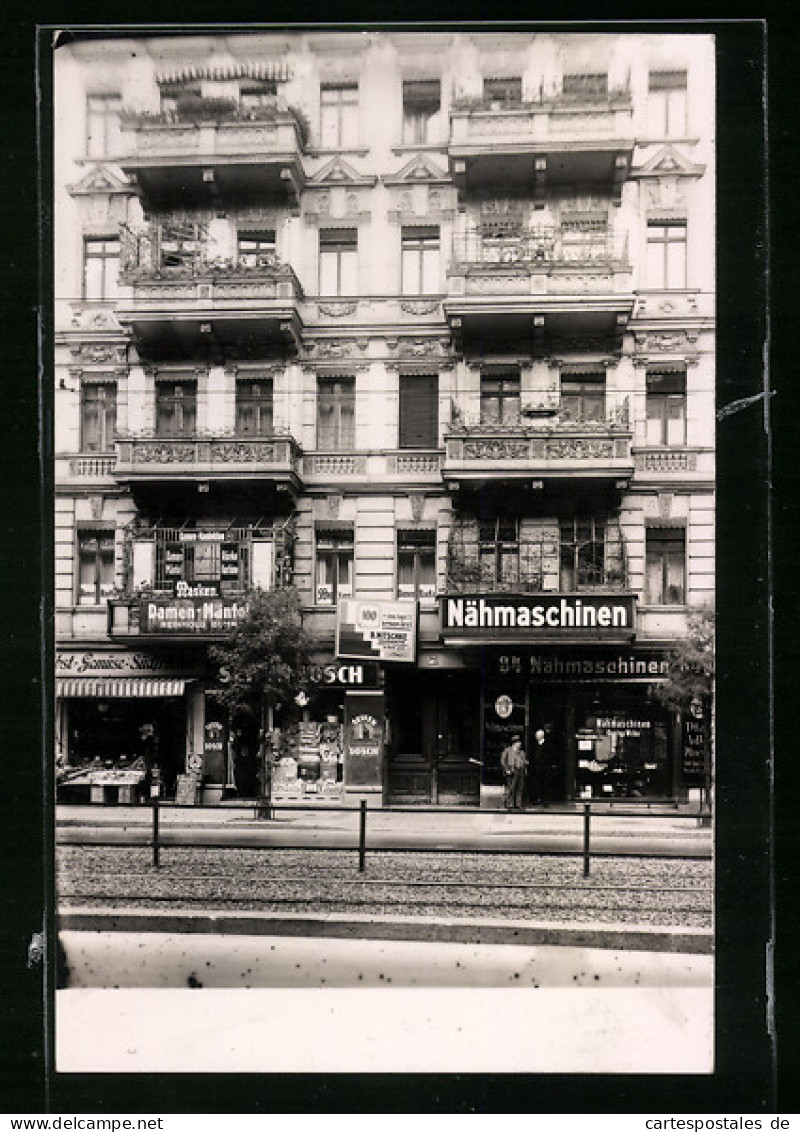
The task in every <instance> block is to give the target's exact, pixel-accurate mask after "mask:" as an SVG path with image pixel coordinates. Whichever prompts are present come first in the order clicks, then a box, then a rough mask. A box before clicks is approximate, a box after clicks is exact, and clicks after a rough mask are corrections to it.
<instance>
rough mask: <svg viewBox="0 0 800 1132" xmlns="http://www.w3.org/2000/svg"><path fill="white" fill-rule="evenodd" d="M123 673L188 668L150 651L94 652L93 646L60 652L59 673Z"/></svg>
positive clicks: (173, 672) (179, 671)
mask: <svg viewBox="0 0 800 1132" xmlns="http://www.w3.org/2000/svg"><path fill="white" fill-rule="evenodd" d="M192 667H193V666H192ZM193 670H194V668H193ZM122 672H126V673H131V672H158V673H164V674H166V673H168V674H169V675H183V674H184V673H185V672H186V667H185V666H184V667H181V666H180V665H175V664H167V663H166V661H165V660H164V658H163V657H160V656H153V655H151V654H150V653H146V652H111V651H109V652H94V651H92V650H90V649H87V650H76V651H74V652H73V651H69V652H67V651H61V650H59V651H58V652H56V675H57V676H61V675H63V674H65V673H68V674H69V675H70V676H107V675H109V674H114V673H122Z"/></svg>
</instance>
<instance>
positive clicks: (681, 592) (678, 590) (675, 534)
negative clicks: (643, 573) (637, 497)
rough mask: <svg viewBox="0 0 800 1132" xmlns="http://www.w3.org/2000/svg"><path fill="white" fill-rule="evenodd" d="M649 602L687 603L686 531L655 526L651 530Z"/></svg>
mask: <svg viewBox="0 0 800 1132" xmlns="http://www.w3.org/2000/svg"><path fill="white" fill-rule="evenodd" d="M646 570H647V602H648V604H649V605H683V604H684V602H685V600H686V531H685V530H684V529H683V527H651V528H650V529H649V530H648V531H647V562H646Z"/></svg>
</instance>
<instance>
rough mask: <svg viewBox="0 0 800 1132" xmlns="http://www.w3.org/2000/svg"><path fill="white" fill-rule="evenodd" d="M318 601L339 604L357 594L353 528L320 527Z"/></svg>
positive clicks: (316, 591) (317, 602)
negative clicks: (327, 528)
mask: <svg viewBox="0 0 800 1132" xmlns="http://www.w3.org/2000/svg"><path fill="white" fill-rule="evenodd" d="M316 542H317V551H316V579H315V589H314V595H315V602H316V604H317V605H336V602H337V601H338V600H339V598H344V597H352V595H353V531H352V528H337V529H333V530H319V529H318V530H317V539H316Z"/></svg>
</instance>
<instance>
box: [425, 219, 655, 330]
mask: <svg viewBox="0 0 800 1132" xmlns="http://www.w3.org/2000/svg"><path fill="white" fill-rule="evenodd" d="M447 274H448V279H447V297H446V299H445V301H444V312H445V316H446V318H447V320H448V322H449V323H450V326H451V329H452V330H453V333H454V335H455V337H456V338H457V339H460V340H461V341H462V342H463V341H464V340H466V341H467V342H469V340H477V341H478V342H480V341H481V340H483V341H486V340H487V339H490V340H491V339H494V338H496V337H502V336H508V337H514V338H520V339H524V340H527V341H529V342H531V343H534V342H535V343H536V344H538V345H540V346H541V345H545V344H549V345H556V344H557V343H558V342H559V341H563V340H564V339H565V338H566V339H570V338H573V337H575V336H578V337H580V338H582V339H584V340H585V341H586V342H587V344H588V343H589V342H591V341H593V340H597V341H598V345H599V347H600V348H601V349H602V348H609V347H610V346H611V345H613V342H614V340H615V339H616V338H617V337H618V335H619V332H620V330H621V328H622V327H624V326H625V325H627V322H628V319H629V318H630V316H631V314H632V312H633V305H634V296H633V294H632V292H631V291H630V284H631V266H630V263H629V260H628V247H627V238H626V237H625V236H624V235H616V234H610V233H607V232H605V231H599V232H596V231H586V232H566V231H564V230H562V229H560V228H550V227H544V226H542V227H539V228H535V229H530V230H526V231H525V232H523V233H517V234H511V235H507V236H499V237H497V236H496V237H492V238H486V237H482V236H481V235H480V234H478V233H472V234H469V235H465V236H456V237H455V239H454V241H453V257H452V261H451V263H450V267H449V270H448V273H447ZM479 348H480V347H479Z"/></svg>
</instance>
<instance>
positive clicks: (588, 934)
mask: <svg viewBox="0 0 800 1132" xmlns="http://www.w3.org/2000/svg"><path fill="white" fill-rule="evenodd" d="M58 928H59V931H83V932H162V933H170V934H174V933H187V934H213V935H244V936H274V935H278V936H300V937H306V938H309V937H311V938H329V939H360V940H363V939H372V940H412V941H420V942H428V943H472V944H509V945H516V946H523V947H536V946H539V947H541V946H560V947H586V948H601V949H604V950H625V951H660V952H679V953H682V954H692V955H711V954H712V953H713V950H714V936H713V932H712V930H711V929H706V928H693V929H686V928H669V927H652V928H651V927H648V926H640V925H636V926H628V925H623V924H606V925H593V924H580V923H578V924H562V923H559V924H553V923H539V922H536V921H534V922H530V921H525V920H473V921H464V920H457V919H445V918H442V919H439V918H436V919H431V918H425V919H422V918H420V919H406V918H403V917H401V916H372V915H363V916H358V915H350V916H337V915H334V914H331V915H325V916H319V915H313V914H307V915H302V914H299V915H295V916H284V915H280V914H275V913H262V912H249V913H248V912H233V913H229V912H182V913H176V912H159V911H153V912H150V911H138V912H130V911H128V910H126V909H119V910H116V909H113V908H109V909H105V910H103V911H100V912H98V911H88V910H87V911H84V910H69V911H63V912H60V913H59V915H58Z"/></svg>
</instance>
